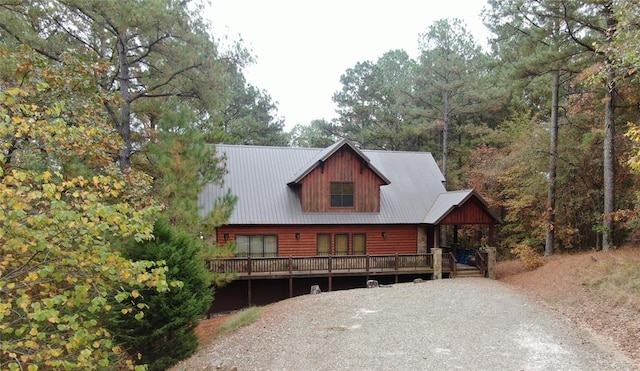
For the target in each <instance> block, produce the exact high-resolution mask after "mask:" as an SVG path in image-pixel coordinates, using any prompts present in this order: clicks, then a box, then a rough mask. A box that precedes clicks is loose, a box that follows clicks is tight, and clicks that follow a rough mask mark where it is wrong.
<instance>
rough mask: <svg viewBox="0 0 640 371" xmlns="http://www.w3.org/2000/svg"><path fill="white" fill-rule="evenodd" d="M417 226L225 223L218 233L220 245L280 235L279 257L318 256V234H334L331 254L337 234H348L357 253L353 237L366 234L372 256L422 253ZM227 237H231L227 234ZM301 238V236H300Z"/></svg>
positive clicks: (333, 253)
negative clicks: (250, 237) (239, 237)
mask: <svg viewBox="0 0 640 371" xmlns="http://www.w3.org/2000/svg"><path fill="white" fill-rule="evenodd" d="M418 228H420V227H418V226H416V225H315V226H314V225H300V226H296V225H287V226H283V225H272V226H262V225H260V226H256V225H249V226H223V227H220V228H218V230H217V233H216V238H217V241H218V243H219V244H220V245H223V246H224V245H226V244H227V243H229V242H232V241H235V239H236V235H277V236H278V255H277V256H283V257H286V256H293V257H297V256H316V255H317V254H318V244H317V238H318V234H330V235H331V254H332V255H335V254H336V245H335V243H336V238H335V236H336V235H341V234H346V235H348V236H349V238H348V244H349V246H348V248H349V254H353V236H354V235H364V236H365V241H366V247H365V250H366V251H365V253H366V254H369V255H384V254H416V253H417V252H418ZM225 235H226V236H227V240H225V239H224V236H225ZM297 237H299V239H298V238H297Z"/></svg>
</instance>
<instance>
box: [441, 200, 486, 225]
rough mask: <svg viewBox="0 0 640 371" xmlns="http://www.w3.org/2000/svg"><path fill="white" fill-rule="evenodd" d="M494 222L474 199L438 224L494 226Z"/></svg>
mask: <svg viewBox="0 0 640 371" xmlns="http://www.w3.org/2000/svg"><path fill="white" fill-rule="evenodd" d="M495 222H496V221H495V219H493V217H492V216H491V215H489V214H488V213H487V212H486V211H485V208H484V206H483V205H482V203H481V202H480V201H479V200H478V199H477V198H475V197H472V198H470V199H469V200H468V201H467V202H465V203H464V205H462V206H461V207H457V208H455V209H454V210H452V211H451V212H450V213H449V215H447V216H446V217H445V218H444V219H443V220H442V222H441V223H440V224H494V223H495Z"/></svg>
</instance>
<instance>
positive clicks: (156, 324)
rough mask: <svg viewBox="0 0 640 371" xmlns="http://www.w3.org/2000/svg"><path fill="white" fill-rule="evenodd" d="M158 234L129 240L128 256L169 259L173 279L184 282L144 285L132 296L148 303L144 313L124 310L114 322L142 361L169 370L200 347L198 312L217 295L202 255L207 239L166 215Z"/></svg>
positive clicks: (125, 343)
mask: <svg viewBox="0 0 640 371" xmlns="http://www.w3.org/2000/svg"><path fill="white" fill-rule="evenodd" d="M153 234H154V237H155V239H154V240H151V241H145V242H141V243H130V244H128V245H126V246H125V247H124V251H123V255H124V256H126V257H127V258H129V259H131V260H134V261H139V260H152V261H153V260H157V259H163V260H165V261H166V264H167V267H168V271H167V272H166V275H167V278H168V279H171V280H179V281H181V282H182V286H181V287H179V288H171V290H170V292H164V293H160V292H158V291H156V290H145V291H142V290H141V291H140V292H139V296H138V297H137V298H133V299H132V300H134V301H136V303H137V302H140V303H142V302H144V304H145V305H146V306H147V307H146V308H144V315H138V316H137V319H136V318H133V317H132V316H130V315H128V316H125V315H119V316H117V318H114V319H113V321H112V325H111V326H112V331H113V332H114V333H115V336H116V339H117V340H118V341H119V343H120V344H122V345H123V347H124V348H125V349H126V350H127V351H128V352H130V353H131V354H132V355H133V356H136V355H138V354H139V357H140V359H139V362H140V363H142V364H148V366H149V370H165V369H166V368H168V367H170V366H172V365H174V364H175V363H177V362H178V361H180V360H182V359H185V358H187V357H189V356H190V355H191V354H193V353H194V352H195V350H196V348H197V346H198V339H197V336H196V334H195V328H196V326H197V325H198V317H199V316H200V315H201V314H203V313H204V312H205V311H206V310H207V309H209V307H210V305H211V302H212V300H213V294H212V290H211V289H210V279H209V278H210V275H209V274H208V272H207V271H206V269H205V266H204V265H203V264H202V257H200V256H199V254H200V252H201V251H202V246H201V244H202V242H201V241H200V240H199V239H197V238H196V237H193V235H191V234H188V233H186V232H184V231H183V230H181V229H180V228H177V227H174V226H171V225H169V223H168V222H167V221H166V220H163V219H161V220H158V221H157V222H156V225H155V228H154V232H153Z"/></svg>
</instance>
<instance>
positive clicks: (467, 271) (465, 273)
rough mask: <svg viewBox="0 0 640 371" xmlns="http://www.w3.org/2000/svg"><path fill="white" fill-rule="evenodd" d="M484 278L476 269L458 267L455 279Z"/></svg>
mask: <svg viewBox="0 0 640 371" xmlns="http://www.w3.org/2000/svg"><path fill="white" fill-rule="evenodd" d="M465 277H482V273H481V272H480V270H478V269H477V268H476V267H469V266H462V267H461V266H458V267H457V272H456V277H455V278H465Z"/></svg>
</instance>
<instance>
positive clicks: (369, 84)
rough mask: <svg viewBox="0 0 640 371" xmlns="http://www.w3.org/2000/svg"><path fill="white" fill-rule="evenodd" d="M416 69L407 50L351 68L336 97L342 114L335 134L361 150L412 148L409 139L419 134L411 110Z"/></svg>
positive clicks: (360, 63) (385, 55)
mask: <svg viewBox="0 0 640 371" xmlns="http://www.w3.org/2000/svg"><path fill="white" fill-rule="evenodd" d="M414 67H415V62H414V61H413V60H411V59H410V58H409V56H408V55H407V53H406V52H405V51H403V50H392V51H389V52H386V53H385V54H384V55H383V56H382V57H380V58H379V59H378V60H377V61H376V62H375V63H373V62H371V61H365V62H359V63H357V64H356V65H355V66H354V67H353V68H350V69H348V70H347V71H346V72H345V73H344V74H343V75H342V76H341V77H340V82H341V83H342V85H343V87H342V90H341V91H339V92H336V93H335V94H334V95H333V100H334V102H335V103H336V104H337V105H338V110H337V112H338V114H339V115H340V117H339V119H338V120H337V122H339V124H337V125H335V126H336V127H335V133H333V134H335V135H336V136H338V137H344V138H349V139H350V140H352V141H354V142H355V143H357V144H358V145H359V146H360V147H361V148H374V149H389V150H400V149H410V148H407V142H406V141H405V139H407V138H408V137H409V136H410V135H409V134H408V133H412V134H415V131H413V132H412V126H413V121H412V119H411V117H410V116H409V107H408V103H409V99H408V98H409V96H408V92H409V91H410V89H411V81H412V80H411V79H412V77H413V69H414Z"/></svg>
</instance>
